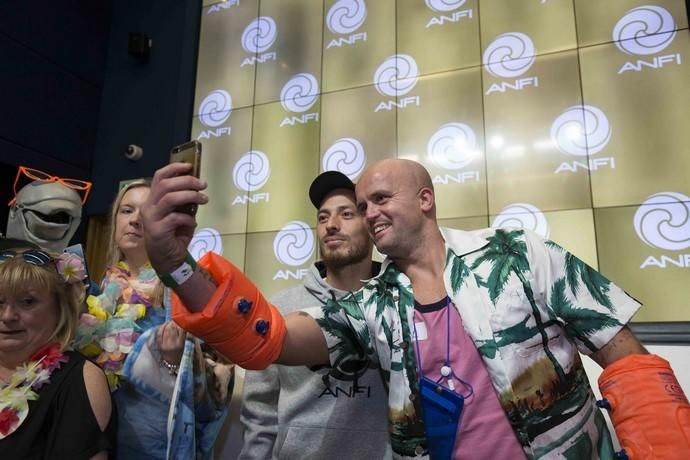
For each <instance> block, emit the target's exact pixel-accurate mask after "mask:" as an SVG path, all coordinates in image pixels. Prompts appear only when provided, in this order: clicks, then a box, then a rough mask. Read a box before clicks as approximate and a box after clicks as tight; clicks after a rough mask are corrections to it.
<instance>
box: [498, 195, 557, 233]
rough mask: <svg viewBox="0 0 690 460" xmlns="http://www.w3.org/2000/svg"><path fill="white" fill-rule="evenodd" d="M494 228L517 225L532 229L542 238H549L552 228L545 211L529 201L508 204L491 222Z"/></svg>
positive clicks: (517, 226)
mask: <svg viewBox="0 0 690 460" xmlns="http://www.w3.org/2000/svg"><path fill="white" fill-rule="evenodd" d="M491 226H492V227H493V228H503V227H516V228H526V229H527V230H532V231H533V232H534V233H536V234H537V235H540V236H541V237H542V238H548V237H549V233H551V230H550V229H549V224H548V222H546V217H545V216H544V213H543V212H541V210H540V209H539V208H537V207H536V206H534V205H531V204H528V203H515V204H511V205H508V206H506V207H505V208H504V209H503V211H501V213H500V214H499V215H497V216H496V218H495V219H494V222H493V223H492V224H491Z"/></svg>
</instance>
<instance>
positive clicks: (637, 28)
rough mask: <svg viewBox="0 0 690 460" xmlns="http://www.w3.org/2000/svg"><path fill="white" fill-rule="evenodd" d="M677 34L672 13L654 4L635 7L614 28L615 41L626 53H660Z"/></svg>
mask: <svg viewBox="0 0 690 460" xmlns="http://www.w3.org/2000/svg"><path fill="white" fill-rule="evenodd" d="M675 36H676V25H675V22H674V21H673V16H671V13H669V12H668V11H667V10H665V9H664V8H662V7H660V6H653V5H646V6H640V7H638V8H633V9H632V10H630V11H628V12H627V13H625V16H623V17H622V18H621V19H620V20H619V21H618V22H617V23H616V25H615V27H614V28H613V42H614V43H615V44H616V47H617V48H618V49H619V50H621V51H622V52H624V53H625V54H638V55H643V56H645V55H649V54H656V53H659V52H661V51H662V50H663V49H664V48H666V47H667V46H668V45H670V44H671V42H672V41H673V39H674V38H675Z"/></svg>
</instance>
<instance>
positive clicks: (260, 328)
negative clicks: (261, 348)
mask: <svg viewBox="0 0 690 460" xmlns="http://www.w3.org/2000/svg"><path fill="white" fill-rule="evenodd" d="M268 327H269V324H268V321H266V320H264V319H260V320H258V321H257V322H256V326H255V327H254V329H256V332H258V333H259V334H261V335H266V333H267V332H268Z"/></svg>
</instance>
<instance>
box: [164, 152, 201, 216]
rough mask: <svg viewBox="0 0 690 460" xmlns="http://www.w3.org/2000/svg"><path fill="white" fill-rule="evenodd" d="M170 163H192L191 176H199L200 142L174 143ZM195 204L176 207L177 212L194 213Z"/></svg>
mask: <svg viewBox="0 0 690 460" xmlns="http://www.w3.org/2000/svg"><path fill="white" fill-rule="evenodd" d="M170 163H189V164H191V165H192V172H191V173H190V174H191V175H192V176H194V177H196V178H199V176H200V175H201V142H199V141H189V142H186V143H184V144H181V145H176V146H175V147H173V148H172V150H171V151H170ZM196 208H197V206H196V205H191V204H190V205H186V206H180V207H178V208H177V211H178V212H184V213H186V214H191V215H194V214H196Z"/></svg>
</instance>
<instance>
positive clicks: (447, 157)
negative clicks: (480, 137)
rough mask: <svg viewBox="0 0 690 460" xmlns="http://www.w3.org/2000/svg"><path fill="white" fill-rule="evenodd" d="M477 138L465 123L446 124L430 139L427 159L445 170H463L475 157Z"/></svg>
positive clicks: (427, 147)
mask: <svg viewBox="0 0 690 460" xmlns="http://www.w3.org/2000/svg"><path fill="white" fill-rule="evenodd" d="M476 147H477V137H476V136H475V135H474V131H472V128H470V127H469V126H467V125H466V124H464V123H446V124H445V125H443V126H441V127H440V128H439V130H438V131H436V132H435V133H434V134H433V135H432V136H431V139H429V142H428V144H427V146H426V155H427V157H428V158H429V159H430V160H431V161H433V162H434V163H436V164H437V165H439V166H440V167H442V168H444V169H462V168H464V167H465V166H467V165H468V164H470V163H471V162H472V160H473V159H474V157H475V153H476Z"/></svg>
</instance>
